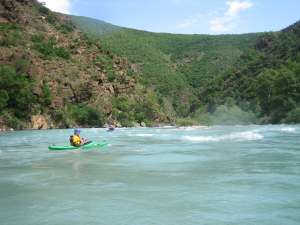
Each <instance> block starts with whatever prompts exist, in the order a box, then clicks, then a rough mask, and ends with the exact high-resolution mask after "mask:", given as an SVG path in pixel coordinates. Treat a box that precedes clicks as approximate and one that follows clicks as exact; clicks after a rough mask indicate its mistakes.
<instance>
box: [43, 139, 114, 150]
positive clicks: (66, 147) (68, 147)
mask: <svg viewBox="0 0 300 225" xmlns="http://www.w3.org/2000/svg"><path fill="white" fill-rule="evenodd" d="M107 145H108V142H107V141H102V142H95V141H91V142H89V143H87V144H84V145H82V146H79V147H75V146H72V145H61V146H59V145H52V146H49V147H48V149H49V150H50V151H68V150H80V149H91V148H98V149H99V148H103V147H105V146H107Z"/></svg>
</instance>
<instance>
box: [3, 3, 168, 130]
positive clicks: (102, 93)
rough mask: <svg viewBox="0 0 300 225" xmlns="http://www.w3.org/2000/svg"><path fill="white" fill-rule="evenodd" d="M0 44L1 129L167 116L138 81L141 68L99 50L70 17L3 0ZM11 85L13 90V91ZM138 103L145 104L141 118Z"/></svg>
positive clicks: (139, 104)
mask: <svg viewBox="0 0 300 225" xmlns="http://www.w3.org/2000/svg"><path fill="white" fill-rule="evenodd" d="M0 46H1V49H0V63H1V68H2V69H1V70H0V72H1V74H0V78H1V80H2V81H3V82H0V86H1V88H2V89H3V94H2V100H1V93H0V110H1V113H0V126H1V127H2V129H7V128H9V127H14V128H34V129H45V128H50V127H70V126H79V125H81V126H103V125H104V124H105V123H118V122H122V123H124V124H125V125H128V123H129V124H130V125H131V124H132V123H133V121H134V122H137V123H142V122H144V121H142V120H149V121H156V122H161V121H164V120H167V116H166V115H164V113H162V112H160V110H159V109H158V108H159V107H157V104H159V103H158V102H157V99H156V96H153V93H152V92H151V91H149V90H146V89H145V88H144V87H143V86H142V85H139V84H138V83H137V82H138V79H139V75H138V71H134V70H133V69H132V68H131V67H132V66H131V65H130V64H129V63H128V62H127V60H126V59H124V58H120V57H118V56H116V55H114V54H112V53H110V52H109V51H104V50H103V49H102V47H101V42H99V41H94V40H91V39H89V38H88V37H87V36H86V35H84V34H83V33H81V32H80V31H79V30H77V29H76V27H75V26H74V25H73V24H72V22H71V21H70V20H69V19H68V17H66V16H64V15H61V14H57V13H53V12H51V11H50V10H48V9H47V8H46V7H44V6H43V5H41V4H40V3H38V2H36V1H28V0H2V1H1V2H0ZM7 71H13V72H10V73H14V74H15V76H16V79H19V78H20V77H22V82H25V81H24V80H26V82H27V81H28V82H27V83H28V85H27V86H26V88H25V86H22V85H21V89H20V88H16V85H15V86H13V87H10V83H11V82H6V81H7V79H8V77H9V76H10V75H9V72H7ZM4 81H5V82H4ZM27 83H26V84H27ZM11 88H16V90H17V91H13V93H11V92H12V89H11ZM23 88H24V90H23ZM27 89H30V92H31V93H32V96H31V97H28V96H29V95H30V94H29V93H28V94H26V96H27V100H26V98H25V97H24V96H25V94H24V93H25V92H26V90H27ZM19 91H20V94H18V95H17V96H15V94H16V92H19ZM3 96H4V97H3ZM23 97H24V101H23V103H26V101H27V102H28V104H27V103H26V105H27V106H23V108H22V107H20V105H21V103H20V104H19V103H18V101H22V98H23ZM20 98H21V99H20ZM1 101H2V102H3V104H2V107H1ZM149 101H151V104H150V105H149V104H148V103H149ZM122 104H123V105H122ZM124 104H125V106H124ZM142 105H148V108H147V110H146V111H144V112H143V110H141V112H142V113H143V116H142V117H141V116H139V117H138V116H136V115H137V114H138V113H139V112H140V111H139V110H138V108H139V106H142ZM128 107H129V108H130V107H133V109H128ZM155 107H156V108H155ZM142 108H143V107H142ZM24 110H25V111H26V113H25V115H21V114H22V113H20V112H22V111H23V112H24ZM131 112H132V113H131ZM131 114H132V115H131ZM120 120H121V121H120Z"/></svg>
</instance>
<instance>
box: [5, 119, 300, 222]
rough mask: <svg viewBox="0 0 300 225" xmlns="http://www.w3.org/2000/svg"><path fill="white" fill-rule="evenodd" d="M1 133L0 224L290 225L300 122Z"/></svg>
mask: <svg viewBox="0 0 300 225" xmlns="http://www.w3.org/2000/svg"><path fill="white" fill-rule="evenodd" d="M71 133H72V130H47V131H20V132H10V133H1V134H0V224H1V225H69V224H70V225H98V224H99V225H190V224H193V225H194V224H195V225H198V224H200V225H201V224H203V225H247V224H251V225H299V224H300V126H288V125H279V126H271V125H270V126H225V127H222V126H219V127H210V128H185V129H183V128H182V129H180V128H172V127H165V128H132V129H118V130H116V131H115V132H106V130H105V129H83V130H82V136H85V137H87V138H89V139H92V140H98V141H100V140H107V141H109V143H110V145H109V146H108V147H106V148H103V149H101V150H89V151H71V152H51V151H48V149H47V147H48V146H49V145H51V144H67V142H68V138H69V135H70V134H71Z"/></svg>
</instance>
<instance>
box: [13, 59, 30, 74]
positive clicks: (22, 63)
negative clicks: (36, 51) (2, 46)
mask: <svg viewBox="0 0 300 225" xmlns="http://www.w3.org/2000/svg"><path fill="white" fill-rule="evenodd" d="M28 66H29V61H28V60H27V59H23V58H20V59H17V60H16V62H15V68H16V71H17V72H18V73H26V72H27V69H28Z"/></svg>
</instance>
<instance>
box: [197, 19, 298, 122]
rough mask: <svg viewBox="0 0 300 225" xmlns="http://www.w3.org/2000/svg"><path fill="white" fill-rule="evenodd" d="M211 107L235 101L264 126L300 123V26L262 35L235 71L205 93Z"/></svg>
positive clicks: (210, 85) (245, 54)
mask: <svg viewBox="0 0 300 225" xmlns="http://www.w3.org/2000/svg"><path fill="white" fill-rule="evenodd" d="M202 94H203V95H205V96H207V98H206V101H207V103H209V104H214V105H219V104H223V103H224V102H225V101H226V99H228V98H234V99H235V100H236V101H237V103H238V104H239V105H240V106H242V107H243V108H244V109H246V110H251V111H253V112H255V113H256V114H257V115H258V116H259V117H260V118H261V122H264V123H282V122H284V123H299V122H300V23H299V22H298V23H295V24H294V25H292V26H290V27H288V28H286V29H284V30H283V31H280V32H275V33H267V34H265V35H262V36H261V37H260V38H259V39H258V41H257V43H256V47H255V49H252V50H251V51H248V52H246V53H244V54H243V55H242V56H241V59H240V60H239V62H238V63H237V64H236V65H235V67H234V68H233V70H232V71H231V72H229V73H225V74H224V75H223V76H221V77H219V78H218V79H217V80H214V81H211V82H210V84H209V85H208V86H207V88H206V89H205V91H203V93H202Z"/></svg>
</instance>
